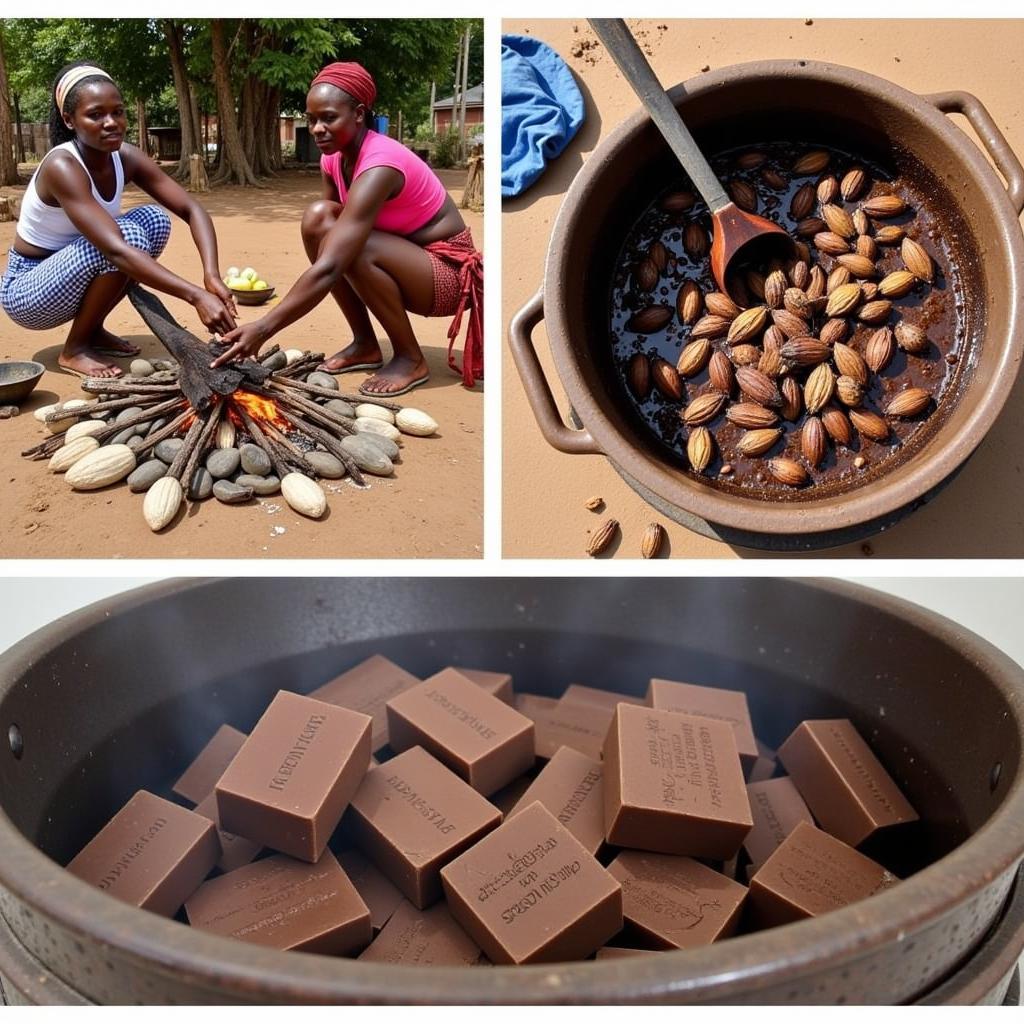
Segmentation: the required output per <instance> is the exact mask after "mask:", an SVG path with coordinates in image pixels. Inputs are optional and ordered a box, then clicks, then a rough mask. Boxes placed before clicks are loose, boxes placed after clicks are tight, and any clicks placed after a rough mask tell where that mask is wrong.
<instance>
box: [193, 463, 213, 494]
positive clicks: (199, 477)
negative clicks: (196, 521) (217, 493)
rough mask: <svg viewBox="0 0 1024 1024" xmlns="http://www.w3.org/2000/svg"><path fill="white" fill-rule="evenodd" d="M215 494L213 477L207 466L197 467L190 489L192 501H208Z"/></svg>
mask: <svg viewBox="0 0 1024 1024" xmlns="http://www.w3.org/2000/svg"><path fill="white" fill-rule="evenodd" d="M212 494H213V477H212V476H211V475H210V471H209V470H208V469H207V468H206V467H205V466H196V468H195V470H194V471H193V473H192V482H191V483H190V484H189V487H188V496H189V500H190V501H206V499H207V498H209V497H210V496H211V495H212Z"/></svg>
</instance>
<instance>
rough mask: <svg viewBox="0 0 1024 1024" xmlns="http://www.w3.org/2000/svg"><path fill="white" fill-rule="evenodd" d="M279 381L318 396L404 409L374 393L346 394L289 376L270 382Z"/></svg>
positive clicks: (393, 409)
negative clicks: (377, 396) (375, 395)
mask: <svg viewBox="0 0 1024 1024" xmlns="http://www.w3.org/2000/svg"><path fill="white" fill-rule="evenodd" d="M278 381H279V382H280V383H281V384H282V385H283V386H285V387H289V388H298V389H299V390H300V391H308V392H309V393H310V394H311V395H316V396H317V398H340V399H341V400H342V401H343V402H350V403H354V404H356V405H360V404H365V405H379V406H381V408H383V409H390V410H391V411H392V412H400V411H401V410H402V406H401V405H399V404H398V403H397V402H389V401H387V400H386V399H384V398H375V397H374V396H373V395H363V394H359V395H344V394H342V393H341V392H340V391H331V390H329V389H328V388H321V387H317V386H316V384H307V383H306V382H305V381H304V380H292V379H291V378H288V377H285V378H283V379H282V378H280V377H277V376H274V377H271V378H270V380H269V381H268V383H269V384H270V385H271V386H273V385H274V384H275V383H277V382H278Z"/></svg>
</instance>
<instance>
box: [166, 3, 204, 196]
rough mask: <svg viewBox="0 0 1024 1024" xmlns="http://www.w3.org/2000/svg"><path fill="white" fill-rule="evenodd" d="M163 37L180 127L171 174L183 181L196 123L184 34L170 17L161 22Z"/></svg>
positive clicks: (187, 174) (187, 169)
mask: <svg viewBox="0 0 1024 1024" xmlns="http://www.w3.org/2000/svg"><path fill="white" fill-rule="evenodd" d="M163 30H164V38H165V39H166V40H167V49H168V51H169V53H170V56H171V74H172V75H173V77H174V98H175V100H176V101H177V104H178V125H179V126H180V128H181V156H180V157H179V159H178V166H177V167H175V168H174V170H173V171H172V172H171V176H172V177H174V178H178V179H179V180H181V181H184V180H186V179H187V178H188V176H189V161H188V158H189V156H191V154H192V150H193V145H194V142H195V138H196V127H197V125H196V124H195V122H194V121H193V119H192V96H191V92H192V90H191V89H190V88H189V82H188V69H187V68H186V66H185V47H184V35H183V33H182V30H181V27H180V26H179V25H175V23H174V21H173V20H172V19H170V18H168V19H166V20H165V21H164V22H163Z"/></svg>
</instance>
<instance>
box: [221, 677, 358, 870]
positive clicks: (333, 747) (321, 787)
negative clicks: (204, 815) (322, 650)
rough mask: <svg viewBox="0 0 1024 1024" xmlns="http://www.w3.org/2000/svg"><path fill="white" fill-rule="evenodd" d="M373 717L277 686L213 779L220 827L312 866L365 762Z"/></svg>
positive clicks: (325, 843) (349, 797) (322, 850)
mask: <svg viewBox="0 0 1024 1024" xmlns="http://www.w3.org/2000/svg"><path fill="white" fill-rule="evenodd" d="M371 724H372V720H371V719H370V717H369V716H368V715H363V714H360V713H359V712H358V711H349V710H347V709H346V708H340V707H337V706H336V705H334V704H325V703H324V702H323V701H321V700H313V699H312V698H311V697H300V696H299V695H298V694H297V693H289V692H288V691H287V690H279V691H278V694H277V696H276V697H275V698H274V699H273V700H272V701H271V702H270V707H268V708H267V710H266V711H265V712H264V713H263V717H262V718H261V719H260V720H259V721H258V722H257V723H256V727H255V728H254V729H253V731H252V734H251V735H250V736H249V738H248V739H247V740H246V741H245V743H244V744H242V749H241V750H239V752H238V754H237V755H236V756H235V759H234V760H233V761H232V762H231V764H230V765H229V766H228V769H227V771H226V772H224V774H223V775H222V776H221V778H220V781H219V782H218V783H217V789H216V793H217V817H218V819H219V820H220V824H221V828H223V829H225V830H226V831H228V832H233V833H234V834H235V835H240V836H245V838H246V839H251V840H252V841H253V842H255V843H262V844H263V845H264V846H269V847H270V848H271V849H272V850H280V851H281V853H288V854H291V856H293V857H298V858H299V860H305V861H309V862H310V863H314V862H315V861H317V860H319V859H320V855H321V854H322V853H323V852H324V850H325V849H326V848H327V840H328V839H330V837H331V833H332V832H333V831H334V829H335V828H336V827H337V824H338V822H339V821H340V820H341V815H342V813H343V812H344V810H345V808H346V807H347V806H348V802H349V800H351V799H352V796H353V794H354V793H355V791H356V789H358V788H359V784H360V782H362V780H363V775H364V774H365V773H366V769H367V768H368V767H369V764H370V727H371Z"/></svg>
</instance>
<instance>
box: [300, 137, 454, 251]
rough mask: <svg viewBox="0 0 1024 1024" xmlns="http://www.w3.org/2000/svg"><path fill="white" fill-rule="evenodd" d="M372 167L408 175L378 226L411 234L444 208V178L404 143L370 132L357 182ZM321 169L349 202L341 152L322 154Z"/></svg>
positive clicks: (359, 162)
mask: <svg viewBox="0 0 1024 1024" xmlns="http://www.w3.org/2000/svg"><path fill="white" fill-rule="evenodd" d="M371 167H394V168H395V170H397V171H401V172H402V174H404V175H405V184H404V185H403V186H402V191H401V192H399V193H398V195H397V196H395V198H394V199H385V200H384V205H383V206H382V207H381V208H380V212H379V213H378V214H377V220H376V221H375V222H374V227H376V228H377V229H379V230H380V231H390V232H391V233H392V234H394V235H411V234H412V233H413V232H414V231H417V230H419V228H421V227H423V225H424V224H426V223H427V221H428V220H430V218H431V217H433V216H434V214H435V213H437V211H438V210H440V209H441V206H442V205H443V204H444V201H445V198H446V196H447V194H448V193H447V192H445V189H444V185H442V184H441V179H440V178H438V176H437V175H436V174H435V173H434V172H433V171H432V170H431V169H430V168H429V167H428V166H427V165H426V164H425V163H424V162H423V161H422V160H421V159H420V158H419V157H418V156H417V155H416V154H415V153H413V152H412V150H409V149H406V148H405V146H403V145H402V144H401V143H400V142H396V141H395V140H394V139H391V138H389V137H388V136H387V135H381V134H380V133H379V132H375V131H368V132H367V133H366V137H365V138H364V139H363V144H362V146H361V147H360V148H359V155H358V156H357V157H356V166H355V168H354V169H353V172H352V180H353V182H354V181H355V180H356V178H358V177H359V175H360V174H362V173H363V171H368V170H369V169H370V168H371ZM320 169H321V170H322V171H323V172H324V174H326V175H327V176H328V177H329V178H330V179H331V181H333V182H334V184H335V186H336V187H337V189H338V195H339V197H340V198H341V201H342V203H345V202H347V201H348V188H347V187H346V186H345V179H344V178H343V177H342V175H341V153H326V154H324V156H322V157H320Z"/></svg>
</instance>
